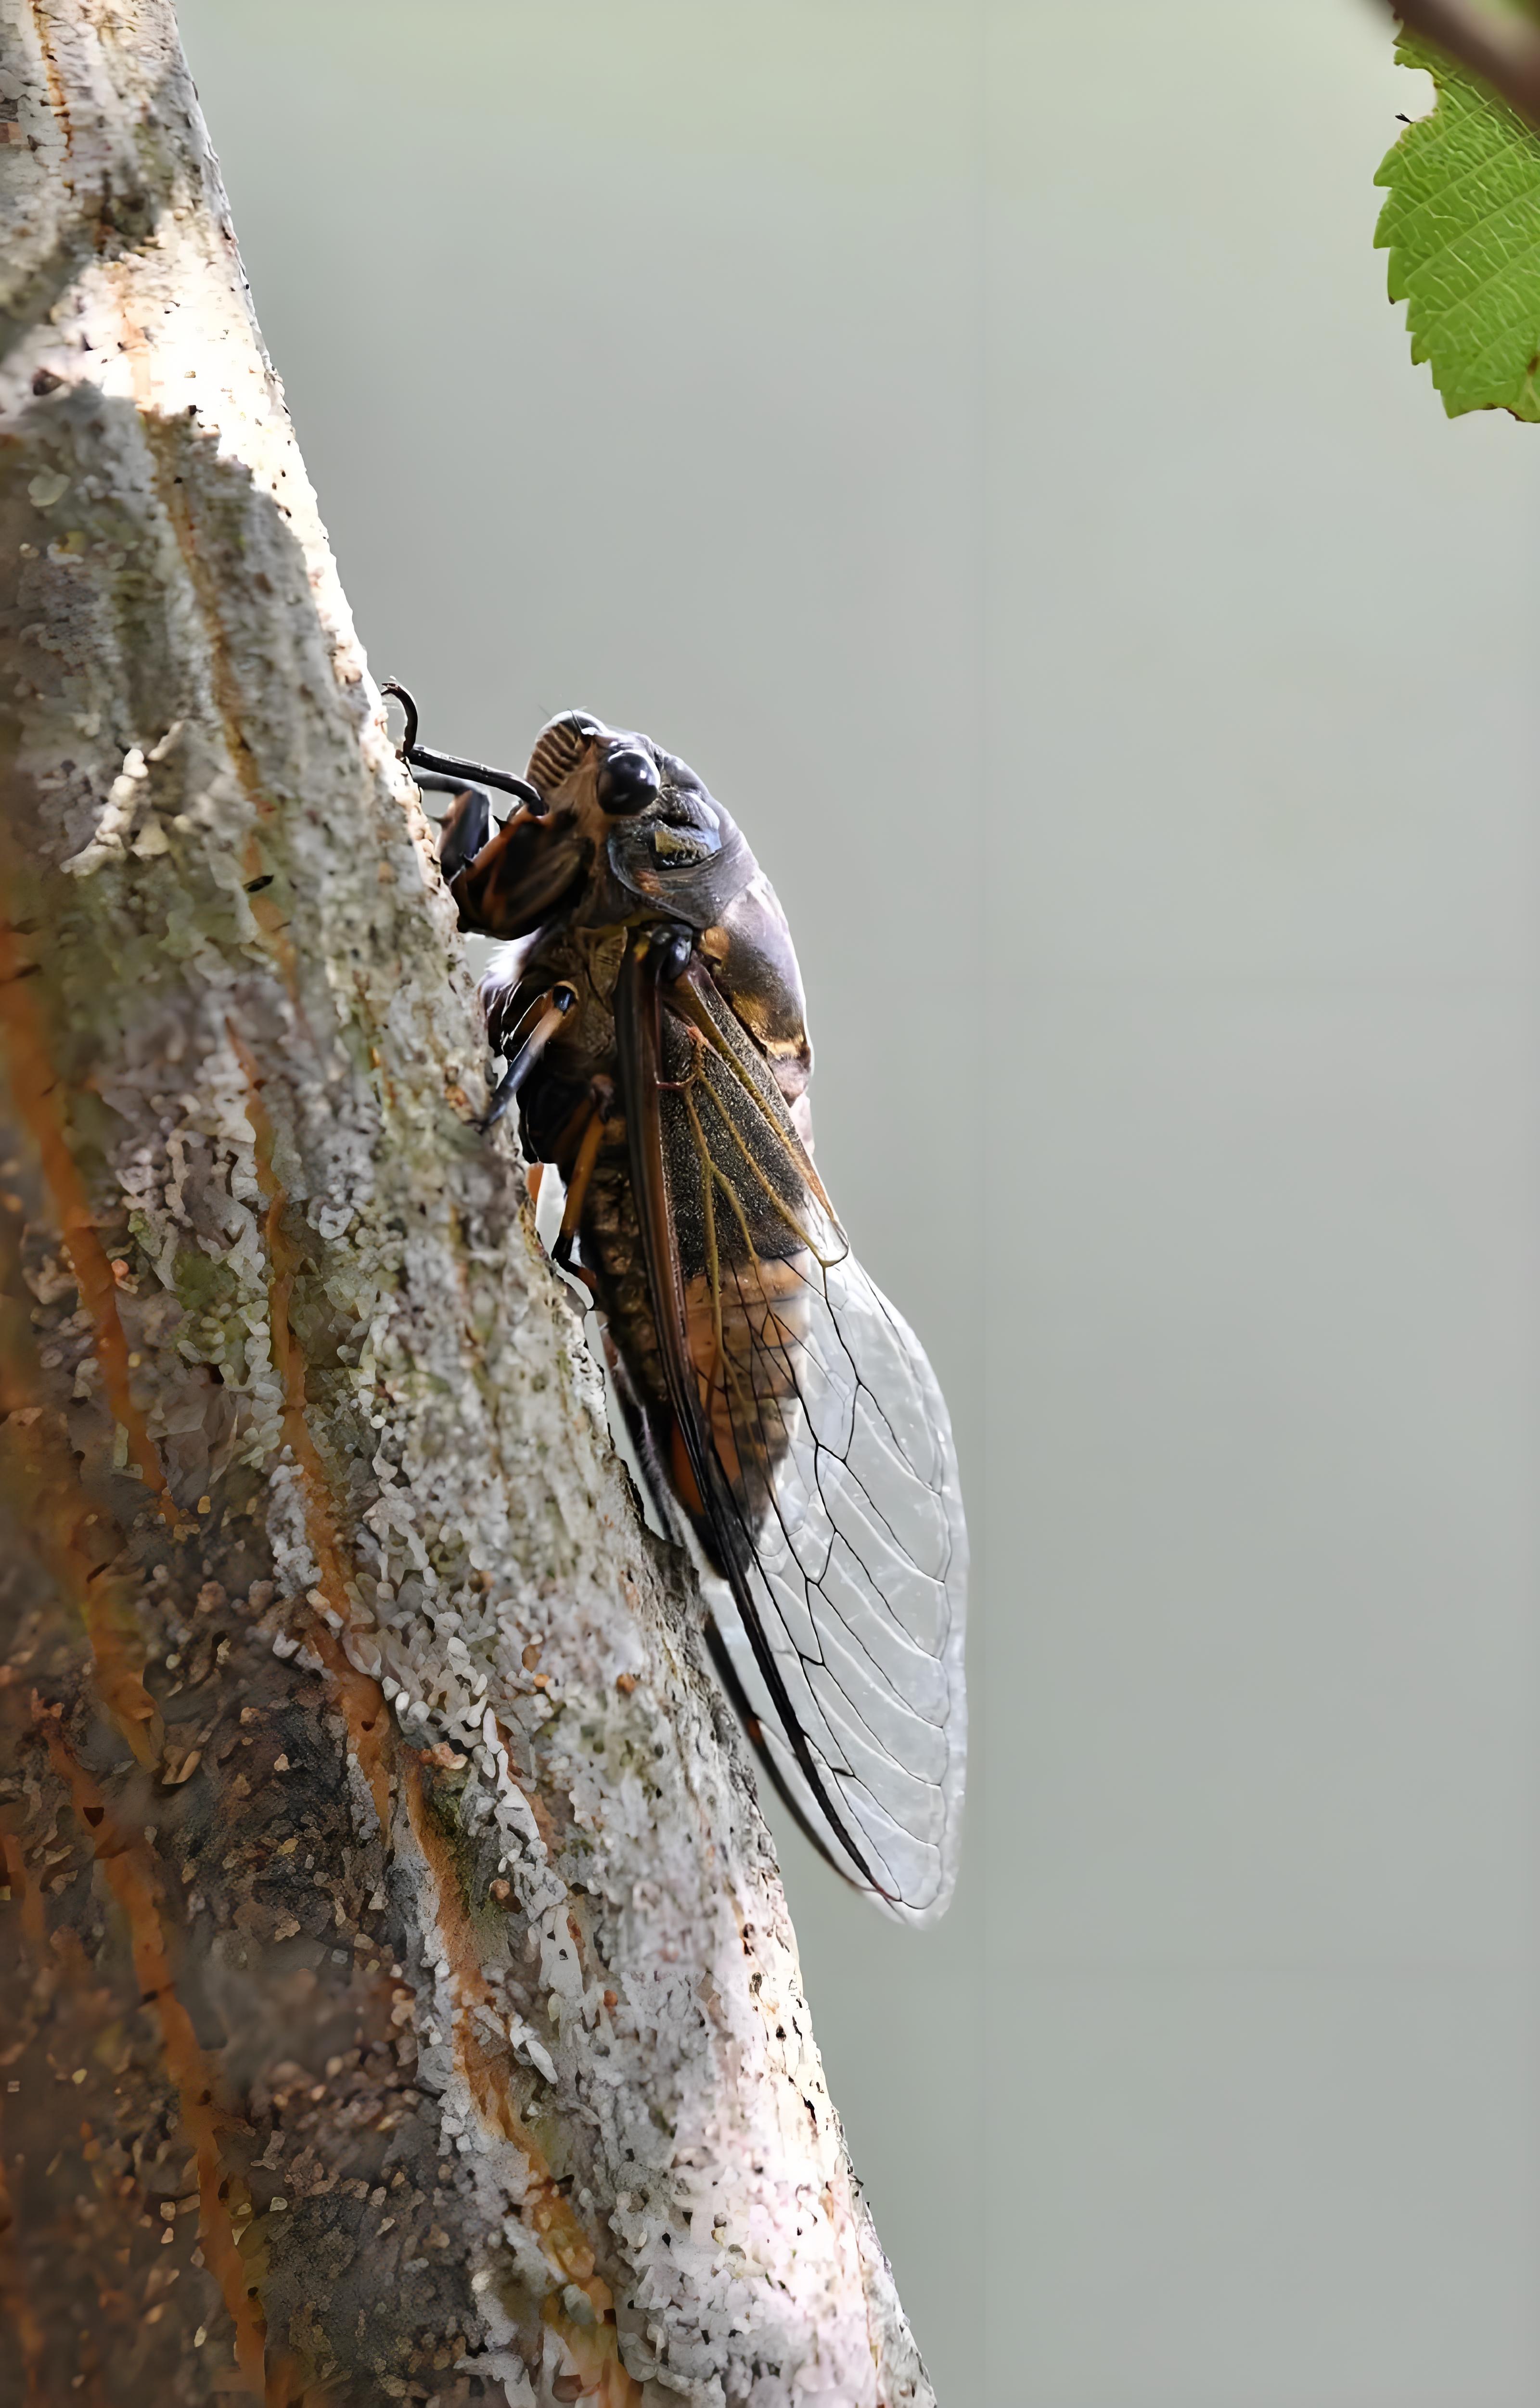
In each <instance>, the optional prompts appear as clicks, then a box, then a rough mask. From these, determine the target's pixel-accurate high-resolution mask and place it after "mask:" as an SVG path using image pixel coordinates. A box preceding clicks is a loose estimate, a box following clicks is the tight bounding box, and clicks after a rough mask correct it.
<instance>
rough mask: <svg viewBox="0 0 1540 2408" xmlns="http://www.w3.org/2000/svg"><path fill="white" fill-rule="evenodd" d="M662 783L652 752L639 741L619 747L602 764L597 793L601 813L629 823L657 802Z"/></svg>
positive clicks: (605, 757) (596, 787)
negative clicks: (637, 814)
mask: <svg viewBox="0 0 1540 2408" xmlns="http://www.w3.org/2000/svg"><path fill="white" fill-rule="evenodd" d="M660 782H661V781H660V778H659V775H658V767H657V763H656V762H655V760H654V758H653V756H652V754H651V753H649V752H647V751H645V750H644V749H643V747H642V746H641V745H640V744H638V743H636V742H635V741H631V742H627V743H624V744H617V745H615V746H614V748H613V749H612V751H611V752H609V753H606V754H605V756H604V759H603V760H602V761H601V762H600V764H599V773H598V779H597V784H596V786H595V790H594V791H595V793H596V795H597V798H598V806H599V809H600V810H602V811H608V812H610V814H611V815H612V818H615V819H623V818H625V819H629V818H632V817H634V816H635V814H636V813H637V812H638V811H644V810H646V808H647V806H648V804H649V803H653V802H655V801H656V800H657V790H658V786H659V784H660Z"/></svg>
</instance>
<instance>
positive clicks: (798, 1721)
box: [616, 939, 967, 1922]
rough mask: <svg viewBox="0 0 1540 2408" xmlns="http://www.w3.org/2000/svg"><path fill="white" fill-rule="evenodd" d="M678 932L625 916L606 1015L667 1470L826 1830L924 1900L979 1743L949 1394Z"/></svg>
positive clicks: (783, 1771)
mask: <svg viewBox="0 0 1540 2408" xmlns="http://www.w3.org/2000/svg"><path fill="white" fill-rule="evenodd" d="M665 958H666V957H665V953H664V951H663V949H662V948H660V947H659V946H657V945H656V944H653V945H649V943H648V941H647V940H646V939H640V940H635V941H634V942H633V944H632V946H631V948H630V950H629V952H628V956H627V961H626V968H625V970H624V971H623V974H622V978H621V982H620V987H619V990H618V992H617V997H616V1001H617V1033H618V1038H619V1055H620V1062H621V1068H622V1087H623V1094H624V1100H625V1109H626V1120H627V1129H628V1135H629V1140H630V1147H631V1159H632V1175H633V1183H634V1186H635V1189H636V1193H637V1200H638V1207H639V1219H640V1227H641V1234H642V1244H643V1251H644V1254H645V1255H646V1261H647V1271H648V1279H649V1285H650V1287H651V1289H652V1294H653V1302H654V1308H655V1320H656V1325H657V1330H658V1340H659V1346H660V1350H661V1353H662V1355H663V1368H664V1370H665V1374H666V1377H667V1383H668V1388H669V1396H670V1398H671V1401H672V1405H673V1411H674V1415H675V1422H676V1438H675V1445H676V1458H675V1461H674V1462H673V1464H672V1466H671V1472H672V1485H673V1488H674V1493H675V1494H676V1496H678V1497H680V1498H682V1499H683V1501H684V1504H685V1507H686V1510H687V1511H688V1512H689V1513H690V1515H691V1518H692V1520H693V1521H694V1523H695V1525H696V1527H697V1529H698V1532H699V1534H700V1536H701V1539H702V1541H703V1544H704V1546H705V1549H706V1552H707V1553H708V1555H710V1557H711V1558H712V1563H713V1564H714V1566H715V1569H716V1570H717V1571H718V1572H719V1574H720V1575H721V1579H722V1581H723V1583H724V1584H725V1586H726V1588H727V1591H728V1593H729V1595H730V1598H731V1607H730V1610H726V1611H723V1612H720V1613H719V1614H718V1630H719V1634H720V1643H719V1660H721V1658H722V1657H725V1658H726V1661H725V1663H724V1667H723V1669H724V1671H725V1673H726V1675H727V1678H728V1681H729V1685H731V1686H732V1687H734V1688H735V1689H736V1690H737V1691H738V1693H739V1699H740V1702H741V1705H742V1706H743V1707H744V1708H745V1710H746V1712H747V1713H748V1716H749V1718H750V1728H751V1730H752V1731H753V1732H754V1735H755V1737H756V1740H757V1742H758V1744H759V1746H760V1749H761V1752H762V1754H763V1755H764V1756H765V1758H766V1760H767V1762H768V1764H769V1767H770V1770H771V1771H772V1773H773V1774H774V1776H775V1778H776V1780H777V1782H778V1784H779V1785H780V1786H781V1787H782V1789H783V1791H784V1794H785V1796H786V1797H787V1799H788V1801H789V1802H790V1803H791V1805H792V1806H793V1808H794V1809H795V1810H796V1812H797V1813H799V1817H800V1819H801V1820H802V1821H803V1823H804V1825H805V1827H806V1828H808V1829H809V1831H810V1833H811V1834H812V1836H813V1838H814V1839H815V1840H816V1842H817V1843H818V1844H819V1845H820V1846H821V1847H822V1848H823V1850H824V1853H825V1854H826V1855H827V1856H829V1858H830V1860H831V1861H832V1862H833V1863H835V1864H836V1865H837V1866H838V1868H839V1870H840V1871H842V1872H843V1873H845V1874H846V1876H847V1877H848V1878H850V1879H851V1880H853V1881H855V1882H856V1884H857V1885H860V1886H861V1887H863V1888H867V1889H869V1890H871V1892H872V1893H873V1894H874V1895H875V1896H876V1897H877V1899H879V1900H880V1901H883V1902H885V1904H886V1905H887V1906H888V1907H889V1908H890V1909H892V1910H893V1911H894V1912H895V1913H896V1914H900V1916H902V1917H903V1919H904V1920H906V1921H910V1922H925V1921H928V1920H929V1919H930V1918H932V1917H933V1916H935V1915H937V1914H940V1913H941V1912H942V1910H943V1907H944V1906H945V1904H946V1901H947V1899H948V1897H949V1895H950V1893H951V1889H952V1885H953V1881H954V1879H955V1875H956V1868H957V1849H958V1842H959V1838H960V1825H961V1809H962V1785H963V1766H964V1753H965V1707H964V1695H963V1662H962V1643H963V1612H964V1601H965V1590H966V1577H967V1541H966V1534H965V1530H964V1525H963V1517H962V1505H961V1498H960V1493H959V1489H958V1483H957V1461H956V1457H955V1455H954V1453H953V1448H952V1439H951V1430H950V1426H949V1424H948V1420H947V1414H946V1408H945V1405H944V1403H943V1399H942V1396H941V1392H940V1390H939V1388H938V1387H937V1384H936V1381H935V1377H934V1374H933V1373H932V1371H931V1369H930V1367H929V1365H928V1362H927V1361H926V1358H925V1355H924V1353H923V1352H922V1350H921V1348H920V1346H919V1344H918V1341H917V1340H915V1338H914V1335H913V1333H912V1331H911V1330H910V1329H909V1327H908V1326H907V1324H906V1323H905V1322H904V1321H903V1319H902V1318H901V1316H900V1314H899V1313H898V1312H895V1311H894V1309H893V1307H892V1306H891V1305H890V1304H889V1303H888V1302H887V1300H886V1298H885V1297H884V1296H883V1295H882V1294H881V1292H880V1291H879V1289H878V1288H877V1287H876V1285H875V1284H874V1283H873V1282H872V1281H871V1280H870V1279H869V1278H868V1277H867V1275H866V1273H865V1272H864V1271H863V1270H862V1269H861V1268H860V1265H859V1264H858V1263H857V1262H856V1259H855V1257H854V1256H853V1254H851V1252H850V1248H849V1245H848V1243H847V1241H846V1240H845V1237H844V1233H843V1231H842V1229H841V1227H840V1225H839V1223H838V1221H837V1219H836V1218H835V1215H834V1213H833V1211H832V1210H831V1208H830V1206H829V1204H828V1198H827V1197H826V1196H825V1194H824V1191H823V1188H822V1186H821V1184H820V1183H819V1181H818V1178H817V1175H816V1173H815V1172H814V1171H813V1167H812V1164H811V1162H810V1160H809V1158H808V1156H807V1154H805V1152H804V1151H803V1148H802V1146H801V1144H800V1142H799V1139H798V1137H797V1135H796V1132H795V1130H794V1128H793V1126H792V1124H791V1121H790V1118H789V1116H788V1113H787V1111H786V1107H785V1105H784V1101H783V1100H782V1097H781V1095H780V1092H779V1090H778V1088H777V1087H776V1085H775V1082H774V1081H773V1079H772V1077H771V1076H770V1071H769V1069H768V1068H767V1067H766V1064H765V1062H764V1059H763V1057H762V1056H761V1055H760V1054H759V1053H758V1051H757V1049H756V1047H755V1046H754V1044H753V1042H752V1041H751V1039H749V1038H748V1036H747V1035H746V1033H745V1031H744V1030H743V1028H742V1027H741V1025H740V1024H739V1022H738V1021H737V1019H736V1017H735V1016H734V1014H733V1012H732V1011H731V1010H730V1009H729V1007H728V1005H727V1002H726V1001H725V1000H724V998H723V997H722V996H721V995H720V994H719V993H718V992H717V990H716V989H715V987H714V986H713V985H712V982H711V981H710V979H709V978H707V977H706V976H705V975H704V974H703V973H702V972H700V971H699V970H698V969H694V970H690V969H686V970H685V971H684V974H683V975H682V976H670V975H668V974H666V970H665V968H664V964H665ZM722 1602H723V1604H724V1606H726V1600H723V1601H722Z"/></svg>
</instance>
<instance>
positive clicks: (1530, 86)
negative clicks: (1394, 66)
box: [1391, 0, 1540, 126]
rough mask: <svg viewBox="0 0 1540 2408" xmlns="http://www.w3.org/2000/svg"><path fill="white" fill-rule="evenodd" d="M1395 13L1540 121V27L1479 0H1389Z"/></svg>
mask: <svg viewBox="0 0 1540 2408" xmlns="http://www.w3.org/2000/svg"><path fill="white" fill-rule="evenodd" d="M1391 14H1392V15H1393V16H1395V17H1399V18H1400V20H1401V22H1402V23H1403V25H1404V26H1405V28H1406V31H1407V32H1408V33H1409V34H1416V35H1418V36H1419V37H1420V39H1421V40H1423V41H1425V42H1431V43H1432V46H1433V48H1434V49H1435V50H1442V51H1443V52H1444V54H1445V56H1446V58H1450V59H1452V60H1453V61H1454V62H1455V64H1456V65H1457V66H1462V67H1465V68H1468V69H1469V71H1470V73H1471V74H1472V75H1474V76H1475V77H1477V78H1478V79H1479V80H1480V81H1481V82H1482V83H1484V84H1487V85H1489V86H1490V89H1491V90H1492V91H1493V92H1494V93H1496V94H1497V96H1498V98H1499V99H1500V100H1505V101H1506V102H1507V104H1508V107H1509V108H1514V109H1517V110H1518V114H1519V116H1520V117H1522V118H1525V119H1527V120H1528V122H1529V123H1530V124H1531V125H1533V126H1540V28H1537V27H1535V26H1533V25H1526V24H1524V23H1522V22H1520V21H1519V20H1518V18H1517V17H1503V16H1499V15H1497V14H1496V12H1495V11H1494V10H1492V9H1490V8H1487V7H1482V6H1481V5H1480V0H1391Z"/></svg>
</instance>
